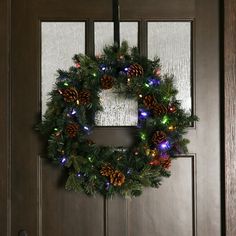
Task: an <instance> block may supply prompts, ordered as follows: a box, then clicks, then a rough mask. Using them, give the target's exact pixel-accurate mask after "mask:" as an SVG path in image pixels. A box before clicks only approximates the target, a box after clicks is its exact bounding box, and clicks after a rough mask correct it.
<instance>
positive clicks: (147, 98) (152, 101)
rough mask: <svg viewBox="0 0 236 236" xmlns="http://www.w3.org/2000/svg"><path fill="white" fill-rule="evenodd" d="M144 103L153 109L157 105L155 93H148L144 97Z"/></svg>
mask: <svg viewBox="0 0 236 236" xmlns="http://www.w3.org/2000/svg"><path fill="white" fill-rule="evenodd" d="M143 104H144V106H145V107H146V108H148V109H152V108H153V107H155V104H156V103H155V99H154V96H153V95H147V96H145V97H144V99H143Z"/></svg>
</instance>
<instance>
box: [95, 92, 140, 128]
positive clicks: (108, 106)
mask: <svg viewBox="0 0 236 236" xmlns="http://www.w3.org/2000/svg"><path fill="white" fill-rule="evenodd" d="M100 99H101V104H102V106H103V111H101V112H98V113H97V114H96V118H95V120H96V125H97V126H136V125H137V123H138V103H137V101H136V100H134V99H129V98H124V97H121V96H120V95H118V94H117V93H115V91H112V90H103V91H102V92H101V93H100Z"/></svg>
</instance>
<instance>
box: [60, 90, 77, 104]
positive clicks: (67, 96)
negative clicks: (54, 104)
mask: <svg viewBox="0 0 236 236" xmlns="http://www.w3.org/2000/svg"><path fill="white" fill-rule="evenodd" d="M59 92H60V93H61V94H62V96H63V97H64V100H65V101H66V102H74V101H76V100H77V99H78V91H77V89H76V88H73V87H72V88H67V89H64V90H60V91H59Z"/></svg>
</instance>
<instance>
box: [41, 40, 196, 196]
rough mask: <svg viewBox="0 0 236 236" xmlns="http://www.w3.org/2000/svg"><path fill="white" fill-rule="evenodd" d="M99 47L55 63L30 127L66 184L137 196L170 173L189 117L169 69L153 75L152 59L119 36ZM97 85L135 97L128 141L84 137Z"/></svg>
mask: <svg viewBox="0 0 236 236" xmlns="http://www.w3.org/2000/svg"><path fill="white" fill-rule="evenodd" d="M103 51H104V53H103V55H101V56H96V57H94V58H90V57H88V56H86V55H82V54H79V55H75V56H74V57H73V60H74V66H72V67H70V69H69V70H68V71H63V70H58V77H57V81H56V84H55V88H54V89H53V90H52V91H51V93H50V96H51V99H50V101H49V102H48V104H47V111H46V112H45V114H44V117H43V119H42V121H41V122H40V123H39V124H38V125H37V130H39V131H40V132H41V134H43V135H44V136H45V138H46V139H47V140H48V145H47V150H48V153H47V156H48V158H49V159H50V160H52V161H53V162H54V163H56V164H57V165H59V166H63V167H64V168H66V170H67V173H68V178H67V181H66V184H65V188H66V189H67V190H74V191H80V192H84V193H86V194H87V195H94V194H95V193H100V194H102V195H104V196H106V197H110V196H112V195H114V194H116V193H117V194H120V195H122V196H138V195H140V194H141V193H142V191H143V189H144V187H154V188H158V187H159V186H160V184H161V181H162V179H163V177H169V176H170V171H169V167H170V165H171V161H172V159H173V158H175V157H176V155H178V154H181V153H186V152H187V143H188V142H189V140H187V139H185V138H183V134H184V133H186V128H187V127H189V125H190V124H191V122H193V121H196V120H197V117H196V116H193V115H191V114H190V113H187V112H186V111H184V110H183V109H182V108H181V103H180V101H178V100H176V94H177V90H176V88H175V86H174V84H173V76H170V75H162V74H161V66H160V60H159V59H158V58H155V59H154V60H149V59H147V58H146V57H143V56H140V54H139V53H138V49H137V48H136V47H134V48H129V47H128V44H127V42H122V44H121V46H120V47H118V46H117V45H116V44H114V45H112V46H106V47H105V48H104V50H103ZM105 89H111V90H112V91H115V92H116V93H117V94H118V96H124V97H126V98H130V99H135V100H137V102H138V125H137V128H136V135H135V137H134V143H133V145H132V146H130V147H128V148H125V147H109V146H99V145H97V144H96V143H94V141H92V140H91V139H90V138H89V134H90V133H91V132H92V130H93V128H94V127H95V126H96V124H95V115H96V112H98V111H101V110H102V106H101V103H100V100H99V93H100V92H101V91H102V90H105Z"/></svg>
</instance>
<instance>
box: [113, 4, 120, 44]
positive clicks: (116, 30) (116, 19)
mask: <svg viewBox="0 0 236 236" xmlns="http://www.w3.org/2000/svg"><path fill="white" fill-rule="evenodd" d="M113 21H114V43H116V44H117V45H118V47H119V46H120V4H119V0H113Z"/></svg>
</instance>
